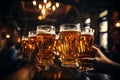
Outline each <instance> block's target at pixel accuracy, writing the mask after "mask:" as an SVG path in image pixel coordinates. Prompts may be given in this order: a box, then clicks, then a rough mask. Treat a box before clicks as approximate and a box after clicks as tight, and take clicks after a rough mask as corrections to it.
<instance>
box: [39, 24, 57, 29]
mask: <svg viewBox="0 0 120 80" xmlns="http://www.w3.org/2000/svg"><path fill="white" fill-rule="evenodd" d="M46 26H48V27H51V26H53V27H54V28H55V26H54V25H47V24H45V25H44V24H42V25H38V26H37V27H46Z"/></svg>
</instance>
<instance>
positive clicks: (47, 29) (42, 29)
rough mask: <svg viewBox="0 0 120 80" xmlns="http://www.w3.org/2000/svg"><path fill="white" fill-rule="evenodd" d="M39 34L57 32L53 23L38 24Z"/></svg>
mask: <svg viewBox="0 0 120 80" xmlns="http://www.w3.org/2000/svg"><path fill="white" fill-rule="evenodd" d="M36 33H37V34H55V27H54V26H52V25H40V26H37V31H36Z"/></svg>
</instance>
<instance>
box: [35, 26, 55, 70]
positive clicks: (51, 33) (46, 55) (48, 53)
mask: <svg viewBox="0 0 120 80" xmlns="http://www.w3.org/2000/svg"><path fill="white" fill-rule="evenodd" d="M36 32H37V46H38V49H39V50H38V53H37V54H36V55H35V67H36V69H39V67H43V69H44V68H45V70H47V69H49V66H51V65H53V64H54V61H53V58H54V49H55V48H54V43H55V27H54V26H52V25H40V26H37V31H36Z"/></svg>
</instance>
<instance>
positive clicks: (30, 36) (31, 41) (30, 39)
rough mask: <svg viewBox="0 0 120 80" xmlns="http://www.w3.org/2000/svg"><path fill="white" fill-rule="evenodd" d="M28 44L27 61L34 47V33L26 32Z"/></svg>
mask: <svg viewBox="0 0 120 80" xmlns="http://www.w3.org/2000/svg"><path fill="white" fill-rule="evenodd" d="M28 43H29V51H28V55H29V61H30V59H31V55H32V53H33V51H34V50H35V47H36V31H29V32H28Z"/></svg>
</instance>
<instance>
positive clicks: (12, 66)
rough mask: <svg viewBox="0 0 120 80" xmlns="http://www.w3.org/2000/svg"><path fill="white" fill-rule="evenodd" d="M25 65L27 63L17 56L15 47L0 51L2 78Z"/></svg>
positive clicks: (0, 72)
mask: <svg viewBox="0 0 120 80" xmlns="http://www.w3.org/2000/svg"><path fill="white" fill-rule="evenodd" d="M23 65H25V64H24V62H23V61H22V60H20V59H19V58H18V57H17V53H16V51H15V49H13V48H5V49H3V50H2V51H1V52H0V78H1V77H4V76H7V75H9V74H11V73H13V72H15V71H16V70H17V69H19V68H20V67H21V66H23Z"/></svg>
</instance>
